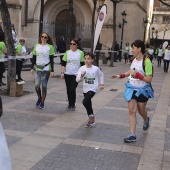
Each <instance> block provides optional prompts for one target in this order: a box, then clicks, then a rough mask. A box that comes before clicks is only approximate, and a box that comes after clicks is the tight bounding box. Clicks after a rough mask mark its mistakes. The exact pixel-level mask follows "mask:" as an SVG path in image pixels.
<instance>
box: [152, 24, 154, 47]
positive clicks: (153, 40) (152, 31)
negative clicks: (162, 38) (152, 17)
mask: <svg viewBox="0 0 170 170" xmlns="http://www.w3.org/2000/svg"><path fill="white" fill-rule="evenodd" d="M154 32H155V27H152V43H153V44H154V38H153V34H154Z"/></svg>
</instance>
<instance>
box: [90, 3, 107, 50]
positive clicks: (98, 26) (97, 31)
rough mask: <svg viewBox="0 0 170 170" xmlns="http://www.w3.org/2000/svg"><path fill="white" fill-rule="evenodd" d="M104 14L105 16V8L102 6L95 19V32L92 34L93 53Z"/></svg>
mask: <svg viewBox="0 0 170 170" xmlns="http://www.w3.org/2000/svg"><path fill="white" fill-rule="evenodd" d="M106 14H107V6H106V5H105V4H104V5H103V6H102V7H101V9H100V12H99V15H98V18H97V24H96V30H95V34H94V44H93V53H94V52H95V49H96V46H97V42H98V39H99V36H100V32H101V30H102V26H103V23H104V20H105V17H106Z"/></svg>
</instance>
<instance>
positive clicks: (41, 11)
mask: <svg viewBox="0 0 170 170" xmlns="http://www.w3.org/2000/svg"><path fill="white" fill-rule="evenodd" d="M43 16H44V0H41V6H40V23H39V36H40V34H41V33H42V30H43Z"/></svg>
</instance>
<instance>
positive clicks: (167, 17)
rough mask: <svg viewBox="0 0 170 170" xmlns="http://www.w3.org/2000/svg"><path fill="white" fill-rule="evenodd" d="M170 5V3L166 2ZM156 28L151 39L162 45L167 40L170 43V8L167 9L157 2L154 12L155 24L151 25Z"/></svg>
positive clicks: (156, 0)
mask: <svg viewBox="0 0 170 170" xmlns="http://www.w3.org/2000/svg"><path fill="white" fill-rule="evenodd" d="M166 3H168V4H169V5H170V1H166ZM152 28H154V32H153V33H152V34H151V35H150V38H151V39H154V40H155V41H157V42H159V43H162V42H163V41H165V40H169V41H170V7H167V6H165V5H163V4H162V3H160V2H159V1H158V0H155V4H154V10H153V22H152V25H151V28H150V30H151V32H152Z"/></svg>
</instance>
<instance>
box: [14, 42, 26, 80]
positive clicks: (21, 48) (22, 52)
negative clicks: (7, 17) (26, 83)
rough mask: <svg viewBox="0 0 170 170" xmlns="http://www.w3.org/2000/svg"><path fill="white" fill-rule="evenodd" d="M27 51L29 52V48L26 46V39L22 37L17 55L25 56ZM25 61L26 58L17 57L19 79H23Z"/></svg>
mask: <svg viewBox="0 0 170 170" xmlns="http://www.w3.org/2000/svg"><path fill="white" fill-rule="evenodd" d="M26 52H27V50H26V48H25V40H24V39H20V40H19V44H18V46H17V49H16V56H23V55H25V54H26ZM23 61H24V59H21V58H17V57H16V75H17V76H18V81H23V79H22V78H21V71H22V66H23Z"/></svg>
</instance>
